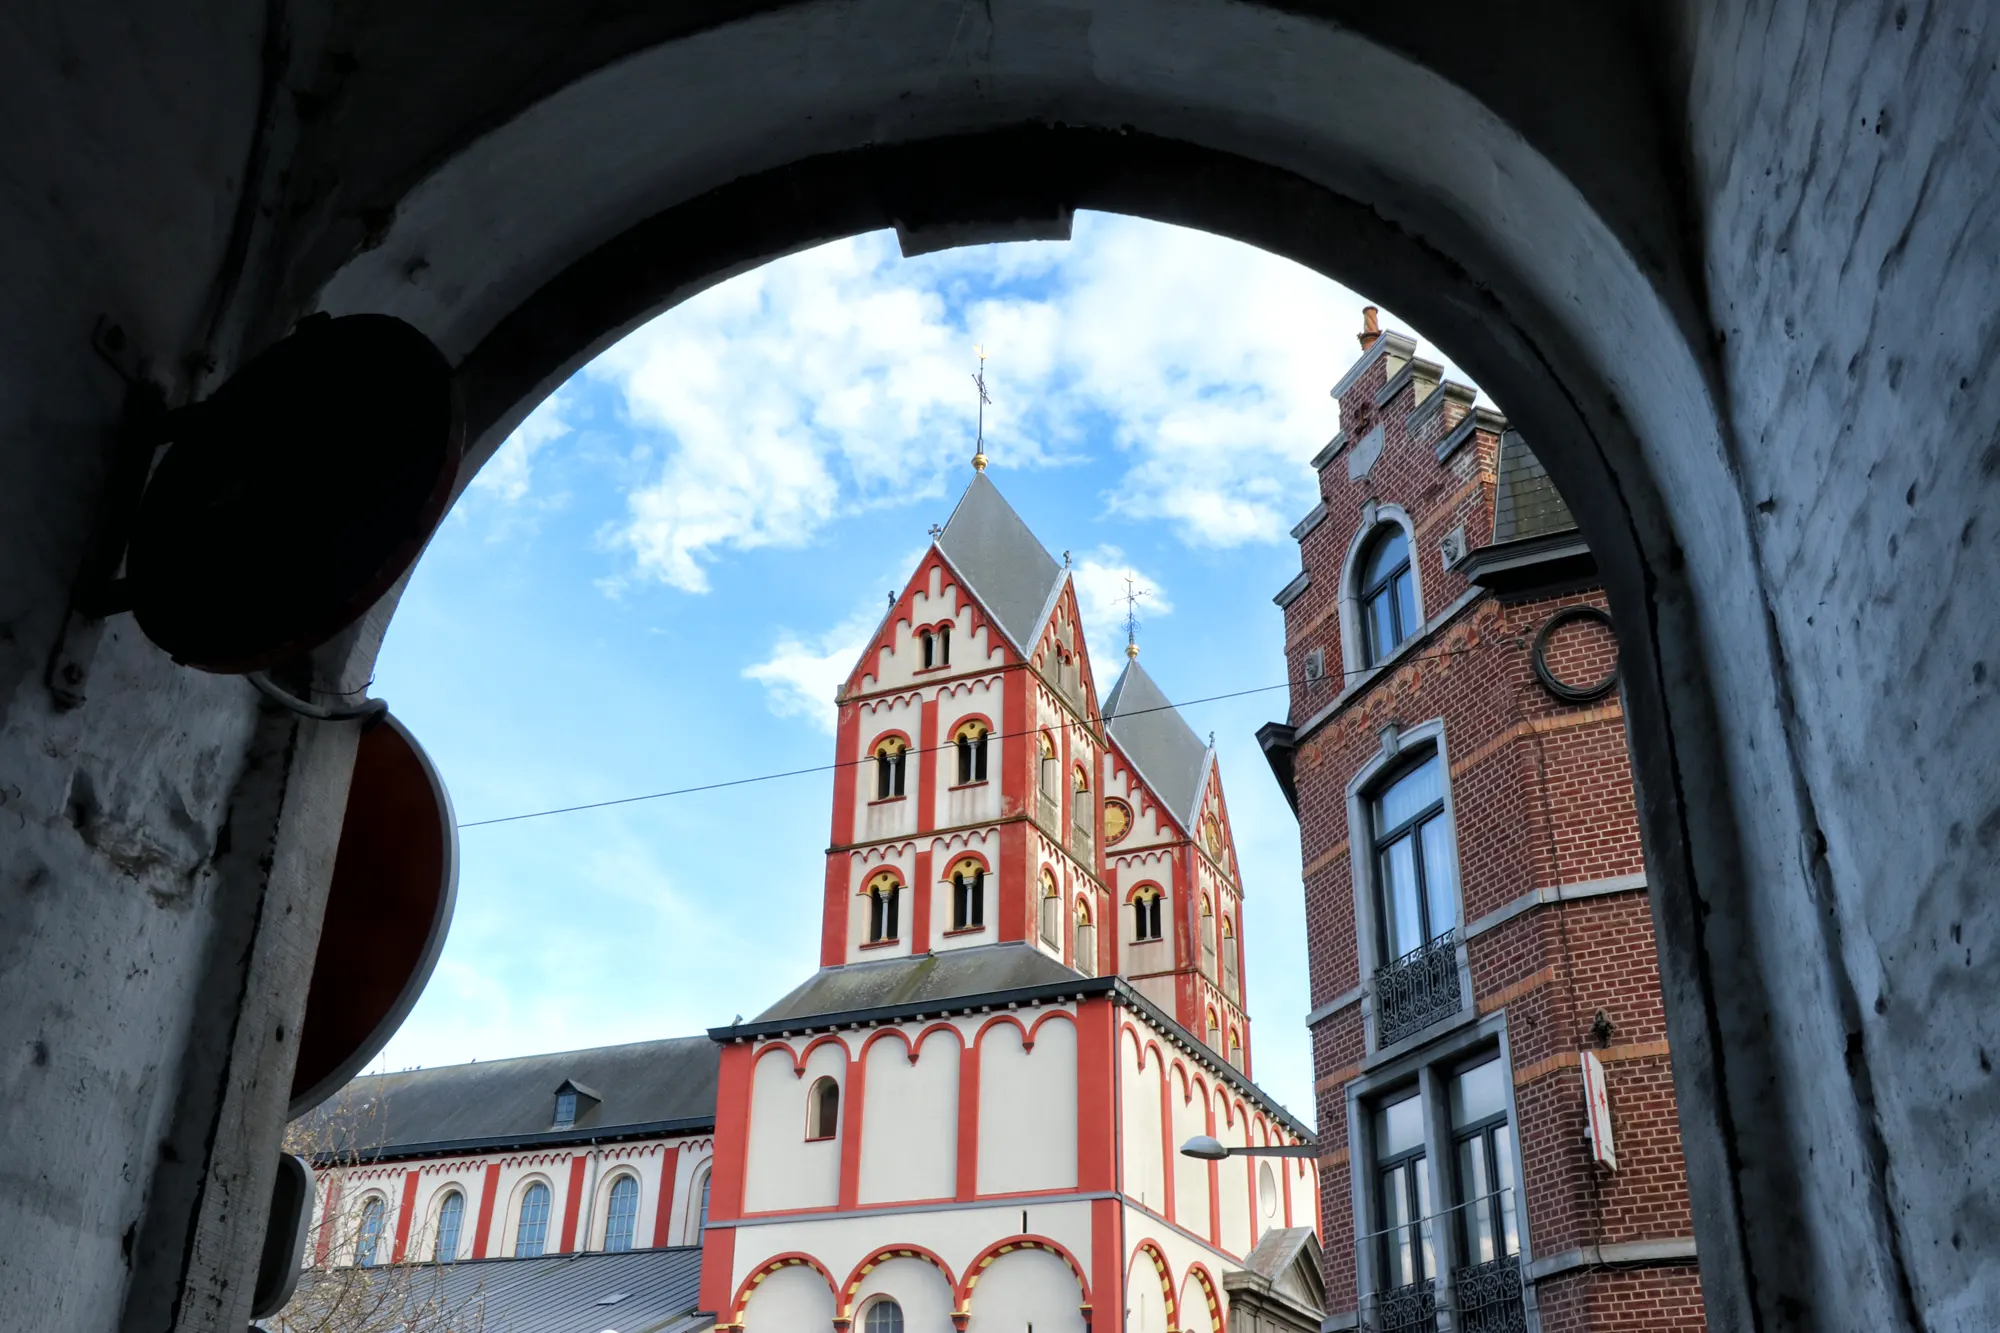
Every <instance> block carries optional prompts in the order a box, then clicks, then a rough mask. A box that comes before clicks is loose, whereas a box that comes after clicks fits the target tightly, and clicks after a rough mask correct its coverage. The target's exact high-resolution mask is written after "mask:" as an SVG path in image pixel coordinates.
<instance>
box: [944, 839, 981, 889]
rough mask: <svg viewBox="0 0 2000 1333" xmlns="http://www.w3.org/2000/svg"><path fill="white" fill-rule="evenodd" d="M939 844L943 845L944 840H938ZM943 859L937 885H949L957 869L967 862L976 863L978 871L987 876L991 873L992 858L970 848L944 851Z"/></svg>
mask: <svg viewBox="0 0 2000 1333" xmlns="http://www.w3.org/2000/svg"><path fill="white" fill-rule="evenodd" d="M939 843H940V845H942V844H943V843H944V839H939ZM937 850H938V849H937V848H935V847H934V848H933V849H932V851H933V852H935V851H937ZM943 859H944V861H945V867H944V869H943V870H942V871H940V872H939V874H938V883H940V884H945V883H949V882H950V881H951V877H952V876H953V875H954V874H956V873H957V872H958V870H959V868H960V867H961V866H963V865H964V864H965V862H967V861H972V862H974V863H976V864H977V865H978V867H979V869H980V870H981V871H983V872H985V873H986V874H988V875H990V874H992V873H993V861H992V858H991V857H989V856H987V854H986V853H984V852H975V851H973V850H972V849H971V848H970V847H965V848H961V849H958V850H949V849H947V850H946V851H945V856H944V858H943Z"/></svg>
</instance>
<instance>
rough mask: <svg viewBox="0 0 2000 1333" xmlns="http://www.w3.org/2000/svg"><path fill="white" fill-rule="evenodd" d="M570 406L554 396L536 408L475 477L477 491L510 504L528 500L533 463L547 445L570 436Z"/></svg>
mask: <svg viewBox="0 0 2000 1333" xmlns="http://www.w3.org/2000/svg"><path fill="white" fill-rule="evenodd" d="M566 406H567V404H566V403H564V402H563V397H562V395H561V394H559V393H552V394H550V395H549V396H548V397H547V398H544V399H543V400H542V401H541V402H540V403H538V404H536V406H535V410H534V411H532V412H530V413H528V415H527V416H526V417H525V418H524V419H523V420H522V422H521V424H520V425H518V426H516V427H515V428H514V433H513V434H512V435H509V436H508V437H507V438H506V439H505V440H504V441H502V442H501V445H500V448H499V450H498V451H497V452H495V453H494V455H493V457H492V458H490V459H488V460H487V462H486V466H485V467H482V468H480V469H479V472H478V475H476V476H475V477H473V479H472V487H473V489H474V490H477V491H481V492H484V493H485V494H487V495H490V496H492V497H494V498H495V499H497V500H500V501H502V502H503V503H506V504H515V503H518V502H519V501H521V500H523V499H525V498H526V497H527V494H528V490H529V487H530V483H531V478H530V476H529V469H528V465H529V463H530V462H531V461H533V459H534V457H535V455H536V454H537V453H538V452H540V450H541V448H542V446H543V445H545V444H549V443H551V442H552V441H555V440H559V439H561V438H562V437H563V436H565V435H567V434H569V433H570V429H571V427H570V423H569V422H568V421H567V420H565V419H564V417H563V409H564V407H566Z"/></svg>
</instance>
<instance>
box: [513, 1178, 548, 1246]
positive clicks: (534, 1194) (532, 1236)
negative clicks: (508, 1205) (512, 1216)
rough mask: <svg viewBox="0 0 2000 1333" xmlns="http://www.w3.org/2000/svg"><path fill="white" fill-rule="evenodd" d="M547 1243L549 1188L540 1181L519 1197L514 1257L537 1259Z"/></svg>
mask: <svg viewBox="0 0 2000 1333" xmlns="http://www.w3.org/2000/svg"><path fill="white" fill-rule="evenodd" d="M548 1243H549V1187H548V1186H547V1185H544V1184H543V1183H542V1182H541V1181H539V1180H538V1181H536V1182H535V1183H534V1184H532V1185H530V1186H528V1192H527V1193H526V1194H523V1195H522V1196H521V1220H520V1222H519V1223H518V1224H516V1226H515V1227H514V1257H515V1258H517V1259H533V1258H536V1257H538V1256H539V1255H540V1254H541V1252H542V1250H543V1249H544V1248H546V1247H547V1245H548Z"/></svg>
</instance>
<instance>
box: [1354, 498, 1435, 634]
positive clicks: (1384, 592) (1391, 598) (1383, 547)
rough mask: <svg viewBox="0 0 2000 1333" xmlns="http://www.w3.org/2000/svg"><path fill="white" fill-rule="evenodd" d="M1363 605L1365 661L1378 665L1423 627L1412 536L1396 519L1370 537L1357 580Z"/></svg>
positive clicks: (1358, 595)
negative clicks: (1411, 561)
mask: <svg viewBox="0 0 2000 1333" xmlns="http://www.w3.org/2000/svg"><path fill="white" fill-rule="evenodd" d="M1354 592H1355V600H1356V602H1357V603H1358V604H1359V609H1360V629H1361V649H1362V652H1361V664H1362V665H1363V666H1374V665H1375V664H1376V663H1378V662H1380V661H1382V660H1383V659H1384V658H1386V657H1388V656H1389V654H1390V653H1392V652H1394V651H1395V650H1396V649H1397V647H1399V646H1400V645H1401V644H1402V642H1403V641H1404V640H1405V639H1407V638H1409V637H1410V636H1411V635H1413V634H1415V633H1416V632H1417V631H1418V630H1419V629H1421V628H1422V627H1423V622H1422V620H1421V619H1420V618H1419V613H1418V610H1417V584H1416V576H1415V574H1414V573H1413V572H1412V571H1411V568H1410V539H1409V536H1408V534H1406V533H1405V532H1404V531H1403V529H1402V527H1401V526H1400V525H1398V524H1396V523H1384V524H1383V525H1382V526H1381V527H1380V528H1379V529H1378V530H1377V531H1376V533H1375V535H1374V536H1373V537H1371V538H1369V540H1368V545H1367V546H1366V547H1365V548H1363V550H1362V555H1361V567H1360V573H1359V574H1358V576H1357V577H1356V580H1355V589H1354Z"/></svg>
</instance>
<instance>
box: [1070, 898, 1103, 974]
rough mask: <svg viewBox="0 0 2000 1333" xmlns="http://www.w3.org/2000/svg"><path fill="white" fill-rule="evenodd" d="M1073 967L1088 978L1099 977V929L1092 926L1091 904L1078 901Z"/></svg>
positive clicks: (1081, 900) (1079, 899)
mask: <svg viewBox="0 0 2000 1333" xmlns="http://www.w3.org/2000/svg"><path fill="white" fill-rule="evenodd" d="M1071 966H1073V967H1075V968H1076V970H1077V971H1079V972H1081V973H1083V975H1085V976H1087V977H1094V976H1096V975H1097V927H1096V926H1094V925H1092V924H1091V920H1090V904H1088V903H1086V902H1085V901H1084V900H1083V899H1081V898H1078V899H1077V900H1076V955H1075V957H1074V958H1072V959H1071Z"/></svg>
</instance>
